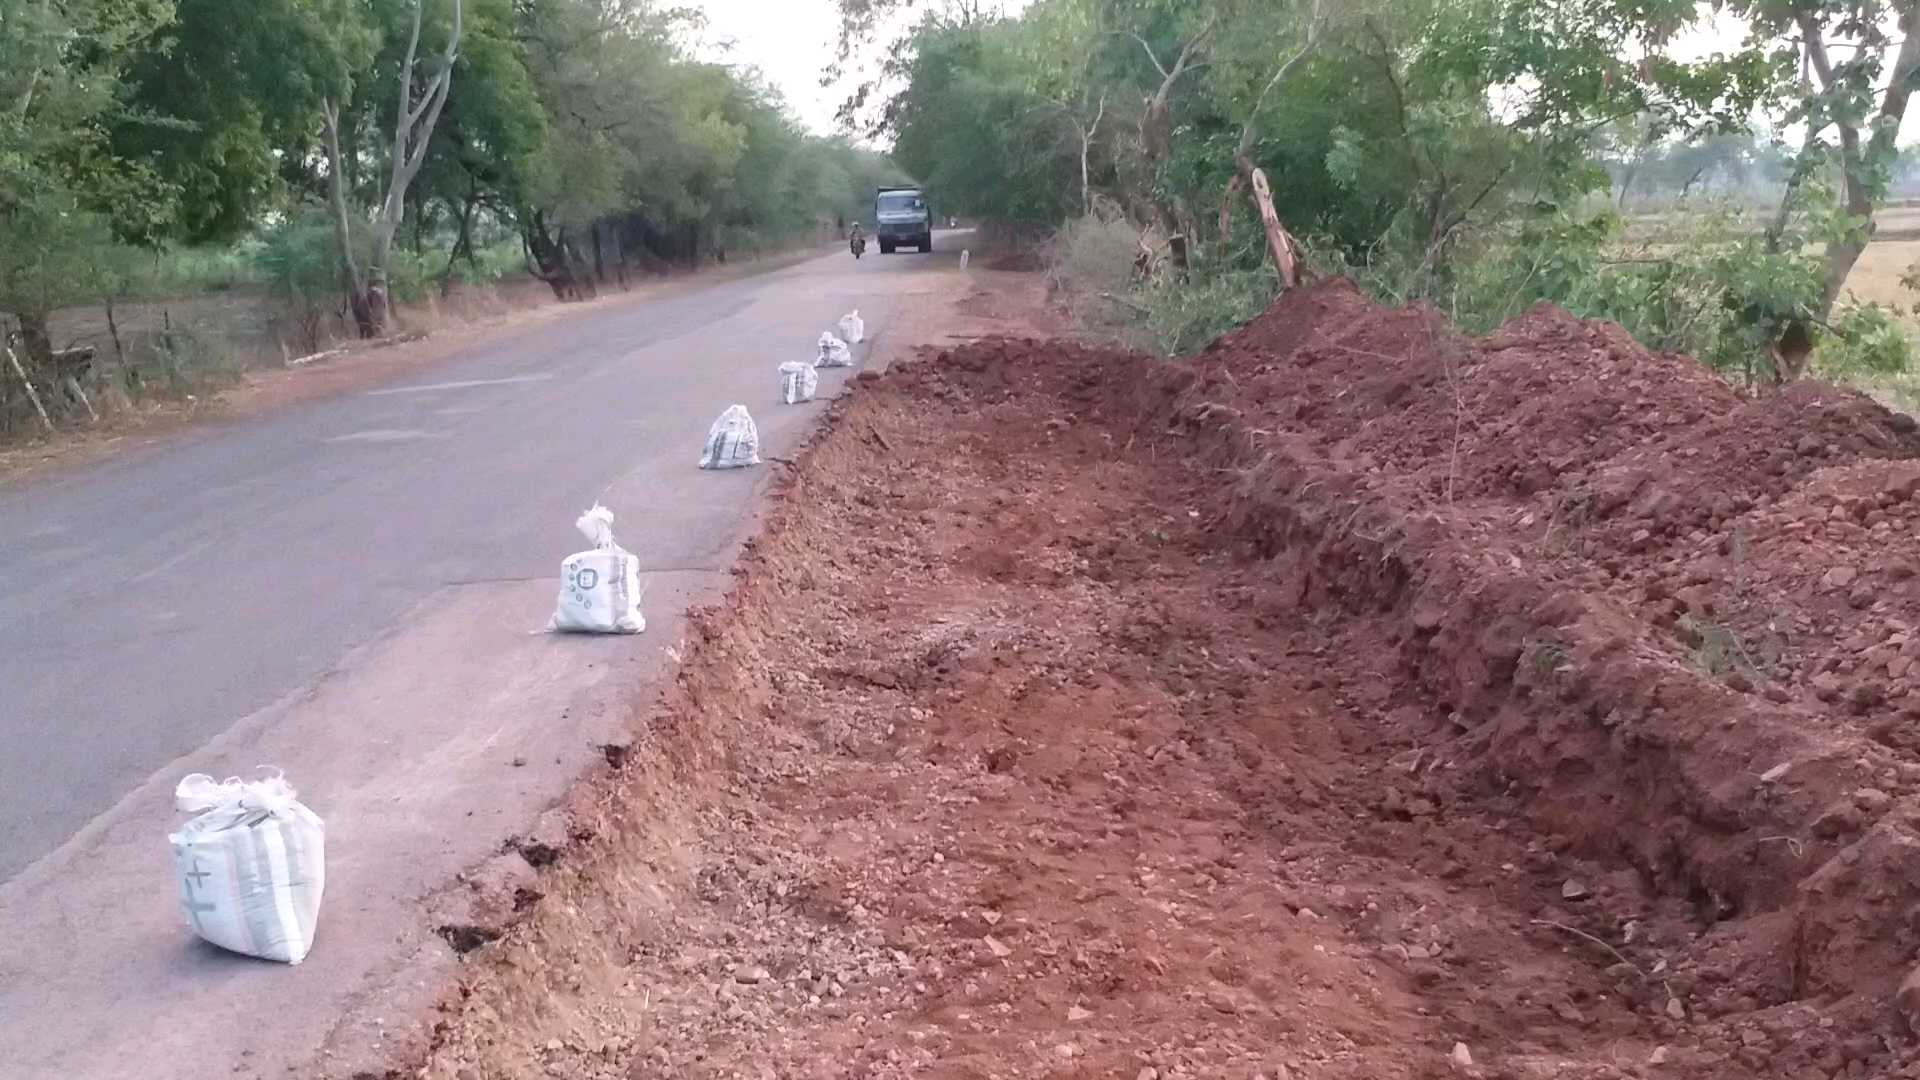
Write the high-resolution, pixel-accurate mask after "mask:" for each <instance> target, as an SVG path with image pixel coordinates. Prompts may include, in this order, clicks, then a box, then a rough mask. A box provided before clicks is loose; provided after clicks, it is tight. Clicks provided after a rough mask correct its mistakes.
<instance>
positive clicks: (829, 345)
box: [813, 330, 853, 367]
mask: <svg viewBox="0 0 1920 1080" xmlns="http://www.w3.org/2000/svg"><path fill="white" fill-rule="evenodd" d="M813 366H814V367H852V366H853V350H852V349H849V348H847V343H846V342H844V341H841V340H840V339H839V338H837V337H834V336H833V331H831V330H829V331H827V332H826V333H824V334H821V335H820V356H819V358H818V359H816V360H814V362H813Z"/></svg>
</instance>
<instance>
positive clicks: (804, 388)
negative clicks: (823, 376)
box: [780, 360, 820, 405]
mask: <svg viewBox="0 0 1920 1080" xmlns="http://www.w3.org/2000/svg"><path fill="white" fill-rule="evenodd" d="M819 388H820V373H819V372H817V371H815V370H813V365H812V364H803V363H801V362H800V361H798V360H789V361H787V362H786V363H784V364H781V365H780V400H782V401H784V402H786V403H787V404H789V405H798V404H800V403H801V402H803V401H812V400H813V392H814V391H815V390H817V389H819Z"/></svg>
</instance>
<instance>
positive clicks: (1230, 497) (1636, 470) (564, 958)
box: [391, 281, 1920, 1080]
mask: <svg viewBox="0 0 1920 1080" xmlns="http://www.w3.org/2000/svg"><path fill="white" fill-rule="evenodd" d="M1917 454H1920V437H1917V436H1916V434H1915V432H1914V425H1913V422H1912V421H1911V420H1910V419H1908V418H1906V417H1904V416H1898V415H1895V414H1892V413H1889V412H1887V411H1886V410H1884V409H1882V408H1880V407H1879V406H1877V405H1875V404H1873V403H1872V402H1870V401H1868V400H1866V399H1865V398H1862V397H1860V396H1858V395H1856V394H1852V393H1850V392H1847V391H1842V390H1838V389H1834V388H1832V387H1828V386H1823V385H1818V384H1812V383H1809V384H1805V385H1801V386H1796V387H1793V388H1791V389H1790V390H1788V391H1786V392H1784V393H1780V394H1775V395H1770V396H1764V397H1749V396H1746V395H1743V394H1741V393H1738V392H1736V391H1734V390H1733V389H1731V388H1729V387H1728V386H1726V385H1725V384H1724V383H1722V382H1720V381H1719V380H1717V379H1716V378H1715V377H1714V376H1713V375H1712V374H1711V373H1709V372H1707V371H1705V370H1703V369H1701V368H1700V367H1698V366H1697V365H1695V364H1694V363H1692V362H1691V361H1689V360H1686V359H1685V358H1681V357H1671V356H1658V355H1653V354H1650V353H1648V352H1647V351H1645V350H1644V349H1641V348H1640V347H1638V346H1637V345H1635V344H1634V343H1633V342H1632V341H1631V340H1630V339H1629V338H1627V337H1626V335H1625V334H1624V333H1623V332H1621V331H1620V330H1619V329H1618V328H1617V327H1612V326H1606V325H1601V324H1593V323H1584V322H1581V321H1578V320H1576V319H1573V318H1571V317H1570V316H1567V315H1566V314H1564V313H1561V312H1558V311H1555V310H1552V309H1540V310H1537V311H1534V312H1532V313H1529V314H1528V315H1525V316H1523V317H1521V318H1520V319H1517V320H1515V321H1514V322H1513V323H1511V324H1510V325H1508V326H1507V327H1505V328H1503V329H1501V330H1500V331H1499V332H1497V333H1495V334H1493V335H1491V336H1489V337H1487V338H1484V339H1474V338H1469V337H1465V336H1462V335H1459V334H1457V333H1455V332H1453V331H1452V330H1450V329H1449V328H1447V327H1446V325H1445V324H1444V322H1443V320H1441V319H1439V318H1438V317H1437V316H1436V315H1435V314H1434V313H1432V312H1428V311H1422V310H1418V309H1408V310H1388V309H1383V308H1380V307H1377V306H1375V305H1373V304H1371V303H1370V302H1368V301H1367V300H1365V299H1364V298H1363V297H1362V296H1361V295H1360V294H1359V293H1358V292H1357V291H1356V290H1355V289H1354V288H1353V287H1352V286H1351V285H1350V284H1348V283H1346V282H1343V281H1333V282H1327V283H1323V284H1321V285H1317V286H1314V287H1312V288H1309V289H1305V290H1300V291H1296V292H1294V293H1291V294H1289V295H1288V296H1286V297H1285V298H1283V299H1282V300H1281V302H1280V303H1278V304H1277V305H1276V306H1275V307H1274V308H1273V309H1272V310H1271V311H1269V312H1268V313H1266V314H1265V315H1263V316H1262V317H1261V318H1260V319H1258V320H1256V321H1255V322H1254V323H1252V324H1250V325H1248V326H1247V327H1244V328H1242V329H1241V330H1238V331H1236V332H1234V333H1232V334H1230V335H1228V336H1226V337H1225V338H1223V339H1221V340H1220V341H1218V342H1216V343H1215V344H1214V345H1213V346H1211V347H1210V348H1209V349H1208V350H1206V352H1204V353H1203V354H1201V355H1200V356H1198V357H1196V358H1194V359H1192V360H1191V361H1180V362H1166V361H1160V360H1155V359H1151V358H1147V357H1141V356H1136V355H1131V354H1127V353H1123V352H1117V351H1112V350H1105V349H1100V348H1093V347H1088V346H1083V345H1078V344H1074V343H1072V342H1067V341H1041V340H1026V341H1016V340H995V341H986V342H981V343H976V344H971V345H966V346H961V347H958V348H954V349H950V350H944V351H940V352H937V353H929V354H927V355H925V356H924V357H923V358H922V359H921V360H919V361H918V362H915V363H912V364H907V365H901V366H898V367H896V368H895V369H894V370H893V371H891V372H889V373H888V374H887V375H885V376H882V377H879V378H873V377H870V376H863V377H862V379H861V380H860V381H859V383H858V384H857V389H856V392H855V393H854V394H853V395H851V396H850V398H848V399H845V400H843V401H842V402H840V403H838V404H837V405H836V406H835V408H834V410H833V415H832V417H831V420H830V422H829V424H828V425H827V427H826V428H825V430H824V431H823V433H822V435H821V436H820V437H819V438H818V439H817V440H816V442H815V444H814V445H813V446H812V447H811V448H810V449H809V450H808V451H807V452H806V453H805V455H804V456H803V457H802V458H800V459H799V461H798V462H797V463H796V464H795V465H794V466H793V467H792V468H791V470H790V472H789V475H788V476H787V478H786V479H785V481H784V483H783V485H782V491H781V494H780V496H779V498H778V500H777V502H776V505H775V507H774V509H773V510H772V512H771V514H770V516H769V519H768V521H767V524H766V527H765V529H764V530H763V533H762V535H761V537H760V538H759V539H758V540H757V541H756V542H755V543H754V545H753V546H752V548H751V549H750V551H749V553H748V554H747V556H746V558H745V559H744V561H743V563H742V565H741V567H740V569H739V571H738V582H737V584H736V587H735V589H734V590H733V592H732V594H731V596H730V598H729V600H728V602H727V603H726V604H725V605H724V606H722V607H720V608H716V609H714V610H711V611H707V612H703V613H701V614H700V615H699V616H698V617H697V618H696V620H695V621H694V624H693V625H694V628H695V629H694V631H693V632H692V634H691V635H690V638H689V640H688V641H687V642H685V643H684V644H683V646H682V649H681V653H680V661H681V666H680V674H679V678H678V680H677V683H676V685H674V686H673V687H672V688H670V689H669V690H668V691H667V692H666V693H665V694H664V695H663V696H662V697H661V699H660V700H659V701H657V702H652V703H641V704H637V705H636V710H635V716H634V740H633V742H632V743H631V744H630V745H628V746H625V747H620V748H614V749H611V750H609V753H608V761H609V764H608V766H607V768H606V769H605V770H604V771H603V772H602V773H601V774H599V775H597V776H594V777H590V778H588V779H587V780H586V781H584V782H583V783H582V784H581V785H580V786H579V788H578V789H577V790H576V792H575V794H574V796H573V797H572V799H571V800H570V801H569V803H568V805H567V806H566V807H564V808H563V812H562V813H561V814H558V815H556V816H555V817H554V819H553V820H552V821H551V822H549V823H548V827H547V833H550V834H551V835H545V834H543V835H542V836H540V837H538V838H531V839H529V841H528V842H527V843H525V844H522V845H521V846H520V847H519V848H518V850H517V852H516V853H510V854H507V855H503V856H502V859H501V860H500V862H499V865H497V866H496V867H493V868H490V871H489V872H488V873H486V874H483V875H479V876H477V877H476V878H475V879H474V883H473V884H474V889H473V892H474V895H473V897H472V898H471V899H470V901H469V902H468V905H467V908H466V909H465V910H463V911H461V912H460V913H459V914H458V916H457V918H454V917H453V916H449V917H450V919H454V921H453V922H451V923H450V925H449V937H450V939H452V940H455V941H456V942H457V943H458V944H460V945H462V946H466V947H471V948H472V951H471V952H469V953H468V958H469V960H468V968H467V972H468V975H467V978H466V979H465V980H464V981H463V983H462V985H461V986H460V987H459V989H458V992H457V994H455V995H453V996H451V997H450V998H449V999H448V1001H447V1003H446V1005H445V1007H444V1015H443V1017H442V1020H441V1023H440V1025H439V1027H438V1029H437V1031H436V1034H435V1039H434V1043H433V1045H432V1046H430V1047H426V1048H423V1049H421V1050H420V1051H419V1052H417V1053H416V1054H414V1055H412V1056H410V1057H409V1058H408V1059H407V1060H404V1061H398V1062H396V1063H395V1066H394V1071H393V1073H392V1074H391V1075H394V1076H415V1075H417V1076H423V1077H443V1078H447V1080H490V1078H494V1077H500V1078H505V1077H531V1076H555V1077H581V1078H601V1077H609V1078H611V1077H621V1078H638V1077H653V1076H662V1077H664V1076H700V1077H706V1076H711V1077H723V1076H727V1077H731V1076H741V1077H763V1076H780V1077H789V1076H792V1077H893V1076H908V1075H915V1076H931V1077H954V1078H962V1077H965V1078H988V1077H1008V1078H1011V1077H1039V1076H1062V1077H1111V1076H1121V1077H1129V1078H1136V1080H1163V1078H1167V1077H1176V1076H1192V1077H1241V1078H1250V1077H1256V1076H1258V1077H1265V1078H1267V1080H1276V1078H1279V1077H1297V1078H1320V1077H1325V1078H1339V1080H1361V1078H1385V1077H1442V1076H1484V1077H1507V1078H1514V1080H1519V1078H1535V1077H1539V1078H1546V1077H1566V1078H1589V1077H1593V1078H1597V1077H1628V1076H1633V1077H1657V1076H1673V1077H1749V1076H1751V1077H1782V1078H1794V1080H1800V1078H1813V1077H1818V1078H1820V1080H1832V1078H1834V1077H1867V1076H1873V1077H1882V1076H1895V1075H1899V1076H1908V1077H1920V1049H1917V1048H1916V1046H1915V1043H1914V1040H1913V1037H1912V1034H1911V1033H1910V1031H1909V1027H1908V1016H1907V1015H1906V1013H1905V1012H1904V1011H1903V1010H1902V1008H1901V1007H1900V1002H1899V999H1898V998H1897V996H1896V991H1898V989H1899V987H1900V985H1901V983H1902V980H1904V979H1905V978H1906V977H1907V975H1908V973H1909V972H1910V971H1911V970H1912V969H1913V966H1914V964H1915V962H1916V956H1915V953H1916V948H1917V947H1920V882H1917V881H1916V879H1915V872H1914V865H1915V858H1916V855H1920V802H1916V799H1915V793H1916V785H1917V784H1920V757H1917V756H1916V755H1920V726H1917V725H1920V672H1916V671H1915V670H1914V669H1915V667H1916V666H1920V665H1916V663H1915V661H1916V660H1920V639H1917V638H1916V630H1915V626H1916V623H1920V582H1916V577H1917V576H1920V575H1917V574H1916V570H1920V545H1916V543H1915V539H1914V530H1915V529H1916V527H1920V503H1916V501H1915V494H1916V492H1917V491H1920V462H1917V461H1916V456H1917ZM531 863H537V864H539V865H538V869H535V868H534V867H533V866H532V865H529V864H531Z"/></svg>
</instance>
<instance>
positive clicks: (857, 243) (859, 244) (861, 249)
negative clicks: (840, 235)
mask: <svg viewBox="0 0 1920 1080" xmlns="http://www.w3.org/2000/svg"><path fill="white" fill-rule="evenodd" d="M847 247H848V248H849V249H851V250H852V251H853V257H854V258H856V259H858V258H859V257H860V256H861V255H863V254H865V253H866V250H867V238H866V237H864V236H856V237H854V238H853V239H851V240H849V241H847Z"/></svg>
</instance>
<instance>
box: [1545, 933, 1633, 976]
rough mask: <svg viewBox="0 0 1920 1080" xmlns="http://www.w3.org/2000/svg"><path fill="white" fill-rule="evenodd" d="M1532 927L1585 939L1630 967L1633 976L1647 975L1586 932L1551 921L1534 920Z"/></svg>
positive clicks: (1617, 952)
mask: <svg viewBox="0 0 1920 1080" xmlns="http://www.w3.org/2000/svg"><path fill="white" fill-rule="evenodd" d="M1533 925H1535V926H1550V927H1552V928H1553V929H1555V930H1564V931H1566V932H1567V933H1569V934H1572V935H1573V936H1574V937H1577V938H1584V939H1585V940H1587V941H1591V942H1593V943H1594V944H1595V945H1598V946H1600V947H1601V948H1603V949H1605V950H1607V951H1608V952H1609V953H1612V954H1613V958H1614V959H1615V960H1618V961H1620V962H1621V963H1623V964H1625V965H1627V966H1628V967H1630V968H1632V969H1633V973H1634V974H1635V975H1638V976H1640V977H1641V978H1643V979H1644V978H1646V977H1647V973H1646V972H1644V971H1641V970H1640V965H1639V964H1636V963H1634V962H1633V961H1631V960H1629V959H1627V958H1626V956H1625V955H1624V954H1622V953H1621V952H1620V950H1619V949H1616V948H1614V947H1613V946H1611V945H1609V944H1607V943H1606V942H1605V941H1602V940H1601V939H1599V938H1597V937H1594V936H1593V935H1592V934H1589V933H1587V932H1586V931H1585V930H1577V929H1575V928H1573V927H1571V926H1568V925H1567V924H1566V923H1558V922H1554V921H1553V920H1552V919H1535V920H1533Z"/></svg>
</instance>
